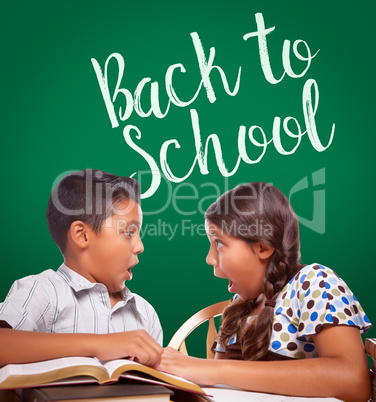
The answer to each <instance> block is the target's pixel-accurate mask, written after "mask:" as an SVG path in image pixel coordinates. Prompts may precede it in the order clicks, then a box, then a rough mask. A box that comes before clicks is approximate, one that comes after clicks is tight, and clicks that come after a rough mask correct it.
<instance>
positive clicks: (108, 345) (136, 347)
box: [95, 329, 163, 367]
mask: <svg viewBox="0 0 376 402" xmlns="http://www.w3.org/2000/svg"><path fill="white" fill-rule="evenodd" d="M97 339H99V341H98V342H96V345H95V349H96V350H95V351H96V353H95V357H97V358H98V359H101V360H114V359H121V358H124V357H125V358H128V359H132V360H134V361H136V362H138V363H141V364H145V365H147V366H151V367H154V366H157V365H158V364H159V362H160V360H161V356H162V353H163V348H162V347H161V346H160V345H159V343H158V342H157V341H155V340H154V339H153V338H152V337H151V336H150V335H149V334H148V333H147V332H146V331H144V330H143V329H139V330H135V331H127V332H118V333H112V334H104V335H98V338H97Z"/></svg>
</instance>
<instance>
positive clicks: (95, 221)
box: [46, 169, 140, 254]
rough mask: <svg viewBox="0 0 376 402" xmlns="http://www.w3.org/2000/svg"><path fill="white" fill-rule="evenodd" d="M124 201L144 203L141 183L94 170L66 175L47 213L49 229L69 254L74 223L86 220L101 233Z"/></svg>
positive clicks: (49, 204)
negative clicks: (69, 239) (68, 244)
mask: <svg viewBox="0 0 376 402" xmlns="http://www.w3.org/2000/svg"><path fill="white" fill-rule="evenodd" d="M124 200H133V201H135V202H137V203H139V202H140V185H139V184H138V182H137V180H135V179H132V178H129V177H122V176H116V175H113V174H110V173H107V172H103V171H101V170H94V169H86V170H82V171H79V172H74V173H70V174H68V175H67V176H65V177H64V178H63V179H62V180H61V181H60V182H59V183H58V184H57V186H56V187H55V189H54V190H53V191H52V193H51V196H50V199H49V201H48V205H47V213H46V217H47V225H48V230H49V231H50V234H51V236H52V238H53V240H54V241H55V243H56V245H57V246H58V247H59V249H60V251H61V252H62V253H63V254H64V253H65V251H66V247H67V234H68V231H69V228H70V226H71V224H72V223H73V222H74V221H82V222H84V223H86V224H87V225H89V226H90V227H91V229H92V230H93V231H94V232H95V233H99V232H100V230H101V228H102V225H103V222H104V221H105V220H106V219H107V218H108V217H110V216H112V215H113V214H114V213H115V210H116V206H118V205H119V203H120V202H121V201H124Z"/></svg>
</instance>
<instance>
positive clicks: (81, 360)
mask: <svg viewBox="0 0 376 402" xmlns="http://www.w3.org/2000/svg"><path fill="white" fill-rule="evenodd" d="M83 365H84V366H96V367H101V368H102V369H103V366H102V364H101V363H100V362H99V361H98V360H97V359H94V358H91V357H63V358H60V359H52V360H46V361H42V362H37V363H28V364H8V365H7V366H5V367H3V368H1V369H0V384H2V383H3V382H4V381H5V380H6V379H7V378H8V377H10V376H29V375H38V374H43V373H47V372H50V371H56V370H61V369H65V368H68V367H76V366H83Z"/></svg>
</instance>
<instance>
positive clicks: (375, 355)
mask: <svg viewBox="0 0 376 402" xmlns="http://www.w3.org/2000/svg"><path fill="white" fill-rule="evenodd" d="M366 352H367V354H368V355H369V356H370V357H371V359H372V369H371V380H372V395H371V399H370V400H371V401H373V402H376V338H367V339H366Z"/></svg>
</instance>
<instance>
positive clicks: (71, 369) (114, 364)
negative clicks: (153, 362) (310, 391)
mask: <svg viewBox="0 0 376 402" xmlns="http://www.w3.org/2000/svg"><path fill="white" fill-rule="evenodd" d="M112 383H116V384H113V385H110V384H112ZM1 390H15V393H16V394H17V398H18V399H14V400H22V401H27V402H50V401H66V402H68V401H77V400H82V399H85V401H87V402H88V401H96V402H97V401H111V400H113V401H131V400H132V401H133V400H137V401H139V402H141V401H142V402H143V401H153V402H168V401H170V400H172V401H182V400H189V401H208V400H210V398H209V396H208V395H207V394H205V392H204V391H203V390H202V389H201V388H200V387H199V386H198V385H197V384H194V383H192V382H190V381H187V380H185V379H184V378H180V377H177V376H173V375H169V374H167V373H164V372H161V371H158V370H155V369H152V368H150V367H147V366H144V365H142V364H139V363H136V362H134V361H131V360H126V359H119V360H113V361H100V360H98V359H95V358H90V357H65V358H60V359H53V360H47V361H43V362H37V363H28V364H9V365H7V366H5V367H3V368H1V369H0V394H1V393H4V392H3V391H1ZM8 392H9V391H8ZM187 394H188V395H187ZM8 395H9V393H8ZM0 400H2V399H1V395H0Z"/></svg>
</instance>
